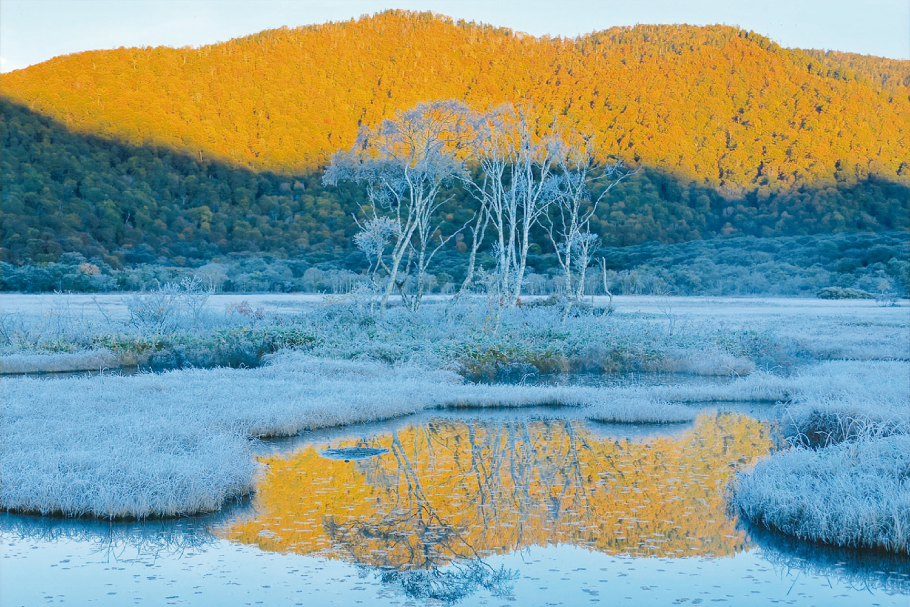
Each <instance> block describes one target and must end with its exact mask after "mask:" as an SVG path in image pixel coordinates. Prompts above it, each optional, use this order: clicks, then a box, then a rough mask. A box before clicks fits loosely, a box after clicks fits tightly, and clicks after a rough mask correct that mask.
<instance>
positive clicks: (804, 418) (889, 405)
mask: <svg viewBox="0 0 910 607" xmlns="http://www.w3.org/2000/svg"><path fill="white" fill-rule="evenodd" d="M800 379H801V382H802V384H803V387H802V389H801V390H800V391H799V393H798V394H795V395H794V397H793V398H792V400H791V401H790V402H788V403H787V404H786V405H784V406H783V407H782V409H781V411H780V415H779V417H780V422H781V427H782V428H783V431H784V434H785V435H786V436H787V438H788V439H789V440H790V441H791V442H793V443H798V444H801V445H804V446H811V447H817V446H824V445H830V444H836V443H840V442H843V441H845V440H857V439H871V438H876V437H880V436H890V435H897V434H904V435H910V364H908V363H906V362H902V361H876V362H856V361H832V362H827V363H824V364H821V365H818V366H817V367H814V368H812V369H809V370H807V371H806V372H804V373H803V374H802V377H801V378H800Z"/></svg>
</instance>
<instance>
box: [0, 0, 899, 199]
mask: <svg viewBox="0 0 910 607" xmlns="http://www.w3.org/2000/svg"><path fill="white" fill-rule="evenodd" d="M908 76H910V62H906V61H890V60H885V59H880V58H875V57H860V56H855V55H846V54H831V53H828V54H824V53H818V52H814V51H810V52H804V51H800V50H788V49H783V48H781V47H780V46H778V45H777V44H774V43H773V42H771V41H769V40H768V39H766V38H764V37H762V36H759V35H756V34H753V33H752V32H746V31H743V30H739V29H736V28H731V27H726V26H709V27H693V26H637V27H634V28H613V29H610V30H606V31H603V32H598V33H594V34H590V35H587V36H583V37H579V38H577V39H574V40H572V39H561V38H546V37H544V38H534V37H531V36H526V35H522V34H518V33H516V32H512V31H511V30H508V29H501V28H493V27H490V26H483V25H477V24H474V23H465V22H457V23H456V22H453V21H452V20H450V19H447V18H444V17H438V16H433V15H431V14H429V13H407V12H398V11H390V12H386V13H382V14H379V15H376V16H374V17H369V18H363V19H360V20H357V21H350V22H344V23H332V24H326V25H320V26H311V27H302V28H296V29H286V28H285V29H280V30H271V31H265V32H261V33H259V34H256V35H253V36H249V37H247V38H242V39H236V40H231V41H229V42H226V43H222V44H216V45H212V46H206V47H201V48H199V49H191V48H181V49H174V48H164V47H159V48H132V49H118V50H111V51H92V52H85V53H80V54H76V55H69V56H64V57H58V58H55V59H52V60H50V61H47V62H45V63H43V64H40V65H36V66H33V67H30V68H27V69H24V70H18V71H16V72H13V73H10V74H4V75H3V76H2V77H0V83H2V89H3V94H4V95H6V96H7V97H8V98H9V99H12V100H14V101H17V102H19V103H22V104H25V105H26V106H27V107H29V108H31V109H32V110H34V111H36V112H40V113H42V114H44V115H47V116H50V117H54V118H55V119H57V120H59V121H61V122H62V123H64V124H66V125H67V127H68V128H70V129H72V130H74V131H76V132H80V133H86V134H94V135H103V136H105V137H110V138H114V139H117V140H119V141H121V142H124V143H128V144H131V145H141V146H145V145H156V146H168V147H170V148H173V149H176V150H179V151H182V152H184V153H187V154H189V155H190V156H192V157H193V158H196V159H201V160H203V161H206V160H208V159H216V160H219V161H227V162H229V163H232V164H235V165H238V166H242V167H247V168H250V169H253V170H256V171H274V172H277V173H281V174H284V175H292V174H299V173H304V172H309V171H312V170H314V169H317V168H319V167H320V166H322V165H323V164H324V162H325V160H326V158H327V155H328V154H330V153H331V152H333V151H335V150H336V149H337V148H340V147H346V146H349V145H350V144H351V143H352V142H353V139H354V136H355V133H356V132H357V128H358V125H360V124H373V123H376V122H377V121H379V120H380V119H382V118H384V117H387V116H389V115H391V113H392V112H394V111H395V110H397V109H402V108H407V107H411V106H413V105H414V104H415V103H417V102H420V101H426V100H432V99H445V98H457V99H463V100H465V101H466V102H468V103H469V104H471V105H474V106H477V107H486V106H487V105H489V104H495V103H500V102H503V101H512V102H519V101H521V102H530V103H532V104H534V105H535V106H536V107H538V108H539V109H541V110H543V113H544V114H545V115H557V116H561V117H563V118H564V119H565V120H566V121H567V122H569V123H570V124H573V125H574V126H575V128H577V129H579V130H581V131H584V132H594V133H595V134H596V135H597V136H598V137H599V138H600V139H601V140H602V141H603V144H604V154H606V155H614V156H618V157H622V158H624V159H625V160H626V161H628V162H631V163H640V164H643V165H645V166H646V167H649V168H653V169H659V170H660V171H661V172H663V173H666V174H668V175H672V176H673V177H674V178H676V179H677V180H680V181H681V182H683V183H686V184H688V183H689V182H690V181H694V182H695V183H696V184H697V185H701V186H708V187H712V188H718V189H719V191H720V192H722V193H723V194H724V195H725V196H727V197H729V198H738V197H741V196H742V195H744V194H745V193H746V192H749V191H754V192H756V195H757V196H758V197H759V198H760V199H762V198H766V197H768V196H770V195H773V194H775V193H777V192H779V191H785V190H789V189H793V188H796V187H815V188H819V187H827V186H829V185H830V186H840V185H852V184H856V183H858V182H860V181H862V180H864V179H866V178H867V177H869V176H870V175H871V176H872V177H874V178H877V179H883V180H887V181H898V182H900V183H903V184H905V185H906V184H908V183H910V165H908V162H907V160H908V159H907V157H906V156H907V155H906V151H907V149H910V125H908V122H907V120H906V117H907V116H908V115H910V103H908V99H907V96H908V87H907V83H908Z"/></svg>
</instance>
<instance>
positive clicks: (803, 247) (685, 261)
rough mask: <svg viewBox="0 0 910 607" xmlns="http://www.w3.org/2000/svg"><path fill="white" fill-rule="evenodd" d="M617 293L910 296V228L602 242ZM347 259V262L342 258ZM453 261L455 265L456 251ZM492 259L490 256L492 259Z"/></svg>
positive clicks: (262, 272)
mask: <svg viewBox="0 0 910 607" xmlns="http://www.w3.org/2000/svg"><path fill="white" fill-rule="evenodd" d="M595 258H596V259H597V260H598V262H599V261H600V259H601V258H602V259H603V260H604V262H605V265H606V270H607V271H606V280H607V285H606V286H607V288H609V289H610V290H611V292H612V293H613V294H623V295H632V294H660V295H783V296H809V297H812V296H815V295H816V294H817V293H818V292H819V291H821V290H822V289H824V288H827V287H841V288H844V289H857V290H859V291H863V292H865V293H870V294H873V295H877V296H880V295H885V296H891V297H893V296H899V297H910V261H908V260H910V234H908V233H907V232H903V231H892V232H883V233H868V232H863V233H860V232H854V233H845V234H834V235H813V236H795V237H773V238H755V237H739V238H715V239H712V240H705V241H694V242H687V243H680V244H669V245H668V244H659V243H653V242H650V243H644V244H640V245H633V246H628V247H605V248H603V249H602V250H601V251H599V252H598V254H597V255H596V256H595ZM345 261H347V265H346V264H345V263H344V262H345ZM451 261H452V262H451V263H450V266H451V267H452V268H457V267H459V266H458V264H457V263H455V261H456V260H451ZM486 261H487V263H488V264H489V263H491V262H492V260H489V259H488V260H486ZM530 261H531V262H532V271H531V272H529V274H528V275H527V280H526V283H525V289H524V292H525V293H526V294H528V295H546V294H550V293H554V292H558V291H559V290H560V289H561V288H562V283H561V279H562V275H561V269H560V268H559V266H558V263H557V262H556V260H555V256H554V255H552V254H541V255H532V256H531V257H530ZM360 267H362V263H361V262H360V260H358V259H356V258H353V257H352V258H351V259H349V260H341V262H339V261H337V260H336V261H327V262H318V263H313V262H310V261H305V260H288V259H277V258H275V257H272V256H268V255H265V256H251V255H242V254H231V255H227V256H225V257H224V258H221V259H220V260H219V261H218V262H211V263H207V264H205V265H202V266H200V267H197V268H187V267H175V266H169V265H159V264H154V263H153V264H142V265H136V266H135V267H128V268H127V267H124V268H114V267H112V266H110V265H108V264H106V263H105V262H104V261H103V260H101V259H99V258H94V259H87V258H85V257H84V256H82V255H81V254H79V253H66V254H64V255H62V256H61V258H60V259H59V260H58V261H57V262H51V263H45V264H40V265H29V266H21V267H17V266H14V265H11V264H8V263H5V262H3V263H0V285H2V290H3V291H19V292H36V293H37V292H48V291H77V292H102V291H136V290H143V289H154V288H156V287H158V286H161V285H164V284H166V283H168V282H179V281H180V280H182V279H183V278H185V277H189V276H195V277H197V278H198V279H199V280H200V281H201V282H202V283H203V285H205V286H206V287H210V288H212V289H213V290H216V291H219V292H233V293H243V292H310V293H318V292H322V293H349V292H351V291H353V290H355V289H356V288H357V286H358V285H360V284H365V283H366V282H367V277H366V276H364V275H363V274H362V273H361V272H360V270H359V268H360ZM461 278H462V277H461V276H459V275H457V274H456V273H455V272H454V269H453V272H452V273H450V272H447V271H440V272H439V273H438V274H436V275H435V282H434V285H433V287H432V292H435V293H447V292H452V291H453V290H455V289H456V288H457V285H458V284H460V279H461ZM602 293H604V272H603V270H602V268H601V267H597V268H593V269H591V270H589V274H588V278H587V286H586V294H588V295H591V294H602Z"/></svg>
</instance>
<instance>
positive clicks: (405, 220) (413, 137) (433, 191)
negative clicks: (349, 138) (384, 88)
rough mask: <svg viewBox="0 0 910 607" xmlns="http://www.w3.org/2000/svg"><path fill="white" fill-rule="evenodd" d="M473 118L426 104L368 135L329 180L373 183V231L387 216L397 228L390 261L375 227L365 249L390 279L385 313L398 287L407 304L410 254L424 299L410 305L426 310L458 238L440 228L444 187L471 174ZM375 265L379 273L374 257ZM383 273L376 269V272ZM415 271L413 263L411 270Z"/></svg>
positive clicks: (340, 156) (456, 108) (445, 105)
mask: <svg viewBox="0 0 910 607" xmlns="http://www.w3.org/2000/svg"><path fill="white" fill-rule="evenodd" d="M467 114H468V111H467V108H466V107H465V106H464V104H462V103H460V102H457V101H437V102H432V103H423V104H420V105H418V106H416V107H415V108H414V109H411V110H408V111H405V112H399V113H398V114H397V115H396V116H395V118H393V119H391V120H386V121H384V122H383V123H382V124H381V125H380V126H379V127H377V128H374V129H369V128H364V129H362V130H361V131H360V133H359V134H358V136H357V141H356V143H355V144H354V146H353V147H352V148H351V149H350V150H348V151H347V152H338V153H336V154H335V155H334V156H333V157H332V161H331V164H330V166H329V168H328V170H327V171H326V173H325V176H324V177H323V182H324V183H326V184H327V185H335V184H337V183H339V182H341V181H346V180H347V181H355V182H361V183H366V185H367V195H368V197H369V210H368V211H367V215H368V219H367V221H366V222H365V225H367V226H370V225H372V226H377V225H379V224H377V223H375V222H377V221H378V220H380V219H382V218H384V219H386V220H389V221H390V222H391V224H390V225H392V226H396V227H395V229H394V230H390V231H388V232H387V235H388V241H387V242H388V246H389V247H390V251H389V253H388V259H387V260H386V254H385V247H386V244H385V243H383V246H382V247H381V248H377V244H378V243H377V242H375V241H373V242H369V241H370V239H371V238H373V236H371V235H370V234H369V232H370V228H369V227H367V228H366V232H367V233H366V234H365V235H364V236H362V237H361V242H358V243H357V244H358V246H361V243H363V244H364V245H366V246H367V248H370V250H371V251H372V252H373V253H372V254H375V255H376V264H377V266H381V267H382V268H383V269H384V270H385V271H386V272H387V273H388V277H389V280H388V283H387V284H386V285H385V289H384V292H383V294H382V300H381V309H383V310H384V309H385V307H386V304H387V303H388V299H389V296H390V295H391V293H392V290H393V289H394V288H395V287H396V286H397V287H398V288H399V290H400V291H401V293H402V296H404V297H405V298H406V299H407V295H406V293H405V290H404V285H405V283H406V278H407V272H402V268H401V264H402V260H403V259H405V256H406V255H407V256H408V258H407V262H413V263H414V265H415V271H416V277H417V278H416V293H415V294H414V295H413V297H412V298H411V300H410V304H411V307H414V308H415V309H416V306H419V305H420V297H421V296H422V294H423V290H424V288H425V280H424V277H425V276H426V270H427V268H428V267H429V264H430V261H431V260H432V258H433V256H434V255H435V254H436V252H437V251H439V249H440V248H441V247H442V246H443V245H444V244H445V243H446V242H448V240H449V239H451V238H452V237H453V236H454V234H451V235H449V236H448V237H445V236H443V235H442V234H441V232H440V231H439V229H438V226H435V225H433V223H432V222H433V220H434V217H435V214H436V212H437V211H438V210H439V208H440V206H442V205H443V204H444V203H445V200H443V199H441V198H440V196H439V194H440V191H441V190H442V188H443V187H444V186H445V185H446V184H448V183H451V182H453V181H454V180H456V179H463V178H464V176H465V174H466V171H465V167H464V161H463V159H462V154H460V153H459V152H460V149H461V148H462V147H463V143H464V139H465V134H466V125H465V116H467ZM370 222H374V223H372V224H371V223H370ZM362 227H363V226H362ZM361 234H364V232H361ZM437 236H438V246H436V247H435V248H431V241H432V239H434V238H436V237H437ZM371 247H372V248H371ZM361 249H363V246H361ZM370 263H371V267H372V266H373V260H372V259H371V260H370ZM377 269H378V268H374V273H375V271H376V270H377ZM410 269H411V268H410V263H408V264H407V271H408V272H409V271H410Z"/></svg>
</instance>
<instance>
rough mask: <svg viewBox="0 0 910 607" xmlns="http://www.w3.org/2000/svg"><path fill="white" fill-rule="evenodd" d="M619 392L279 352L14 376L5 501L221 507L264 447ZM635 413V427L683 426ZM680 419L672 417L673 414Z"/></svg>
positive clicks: (243, 485)
mask: <svg viewBox="0 0 910 607" xmlns="http://www.w3.org/2000/svg"><path fill="white" fill-rule="evenodd" d="M617 396H619V397H625V398H626V399H628V393H627V391H626V392H623V391H622V390H619V391H616V390H614V391H612V392H611V391H610V390H608V389H605V388H577V387H571V386H566V387H544V386H507V385H475V384H465V383H463V381H462V379H461V377H460V376H458V375H457V374H455V373H452V372H449V371H433V370H429V369H427V368H421V367H407V366H406V367H398V368H394V367H389V366H387V365H384V364H381V363H369V362H351V361H343V360H325V359H315V358H312V357H307V356H303V355H300V354H284V355H279V356H276V357H275V358H274V359H272V360H271V361H270V364H267V365H265V366H263V367H260V368H257V369H224V368H221V369H214V370H179V371H171V372H168V373H163V374H160V375H151V374H145V375H134V376H130V377H121V376H96V377H81V378H75V377H74V378H66V379H34V378H14V379H7V380H4V390H3V402H2V410H0V412H2V425H0V438H2V443H3V450H2V452H0V487H2V493H0V504H2V507H3V508H5V509H10V510H19V511H29V512H39V513H42V514H51V513H59V514H66V515H68V516H81V515H90V516H96V517H108V518H115V517H140V518H141V517H148V516H173V515H179V514H190V513H198V512H209V511H213V510H217V509H218V508H220V507H221V505H222V504H223V503H224V502H225V500H226V499H228V498H229V497H231V496H235V495H242V494H244V493H246V492H249V491H250V490H251V488H252V483H253V479H254V474H255V471H256V468H255V464H254V463H253V462H252V458H251V453H250V446H251V445H250V438H251V437H271V436H292V435H294V434H297V433H298V432H300V431H302V430H308V429H316V428H324V427H331V426H339V425H345V424H352V423H358V422H369V421H375V420H381V419H387V418H391V417H396V416H400V415H405V414H408V413H415V412H418V411H421V410H425V409H430V408H441V407H520V406H535V405H537V406H539V405H557V406H585V405H600V406H601V407H603V406H608V405H603V403H609V402H610V400H611V398H616V397H617ZM662 411H663V410H660V409H658V410H656V411H652V410H650V409H649V408H648V407H647V406H644V407H641V408H640V413H641V415H642V417H641V419H636V417H635V415H634V412H633V411H632V410H631V409H629V410H627V411H625V413H623V415H624V419H623V421H642V420H643V421H672V420H670V419H662V418H661V413H662ZM671 412H672V411H671Z"/></svg>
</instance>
